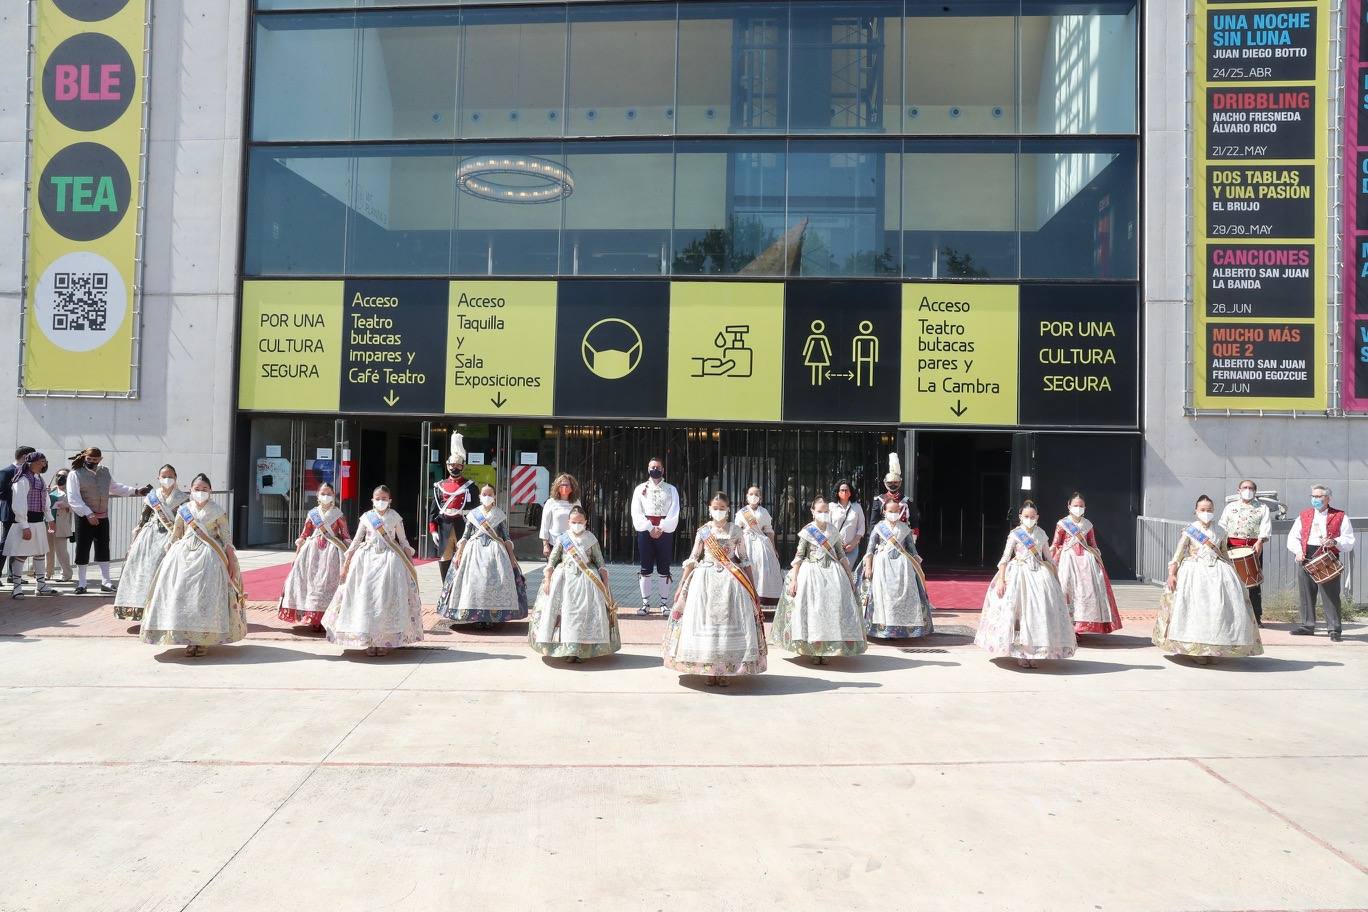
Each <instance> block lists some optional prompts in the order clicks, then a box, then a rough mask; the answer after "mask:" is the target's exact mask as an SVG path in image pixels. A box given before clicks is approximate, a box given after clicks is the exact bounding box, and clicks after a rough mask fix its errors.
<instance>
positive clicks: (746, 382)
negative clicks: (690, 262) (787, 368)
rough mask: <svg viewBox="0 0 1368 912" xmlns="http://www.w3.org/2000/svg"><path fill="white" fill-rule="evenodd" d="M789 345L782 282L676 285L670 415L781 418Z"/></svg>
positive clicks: (673, 292) (672, 292) (672, 293)
mask: <svg viewBox="0 0 1368 912" xmlns="http://www.w3.org/2000/svg"><path fill="white" fill-rule="evenodd" d="M783 347H784V286H783V284H782V283H779V282H765V283H759V284H751V283H738V282H729V283H719V282H673V283H671V285H670V380H669V402H668V405H667V408H666V414H667V416H668V417H669V418H671V419H679V420H683V419H704V420H712V419H718V420H722V421H778V420H779V419H780V416H781V413H782V411H783V358H782V355H783Z"/></svg>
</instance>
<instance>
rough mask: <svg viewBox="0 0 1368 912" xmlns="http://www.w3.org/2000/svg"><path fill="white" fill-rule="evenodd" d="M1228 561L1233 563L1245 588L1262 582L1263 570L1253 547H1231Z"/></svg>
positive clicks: (1251, 587)
mask: <svg viewBox="0 0 1368 912" xmlns="http://www.w3.org/2000/svg"><path fill="white" fill-rule="evenodd" d="M1230 562H1231V563H1232V564H1234V565H1235V573H1236V574H1237V575H1239V577H1240V582H1242V583H1244V584H1245V588H1246V589H1253V588H1254V587H1255V586H1258V585H1260V584H1262V583H1263V570H1262V569H1260V567H1259V558H1258V557H1257V556H1255V554H1254V549H1253V548H1231V549H1230Z"/></svg>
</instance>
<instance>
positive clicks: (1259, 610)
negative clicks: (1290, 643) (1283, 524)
mask: <svg viewBox="0 0 1368 912" xmlns="http://www.w3.org/2000/svg"><path fill="white" fill-rule="evenodd" d="M1258 490H1259V486H1258V485H1256V484H1254V482H1252V481H1250V480H1249V479H1248V478H1246V479H1245V480H1244V481H1242V482H1240V488H1239V494H1240V497H1239V499H1238V500H1232V501H1230V502H1229V503H1227V504H1226V505H1225V509H1224V510H1222V511H1221V518H1220V519H1219V520H1218V522H1219V523H1220V524H1221V528H1222V529H1225V531H1226V536H1227V541H1226V543H1227V544H1228V545H1229V546H1230V547H1231V549H1232V550H1235V549H1239V548H1253V549H1254V563H1255V565H1256V566H1257V567H1258V570H1259V573H1258V576H1256V577H1254V578H1255V579H1257V580H1258V582H1257V583H1255V584H1254V585H1253V586H1251V585H1249V578H1248V577H1246V576H1245V574H1244V573H1243V572H1241V573H1240V578H1241V579H1242V580H1244V583H1245V588H1246V589H1248V590H1249V603H1250V604H1251V605H1253V606H1254V620H1255V621H1257V622H1258V623H1259V626H1260V627H1262V626H1263V549H1264V543H1265V542H1267V541H1268V540H1269V539H1270V538H1272V537H1273V514H1272V513H1270V512H1269V509H1268V504H1265V503H1263V502H1261V501H1260V500H1259V499H1258V497H1257V496H1256V495H1257V493H1258ZM1235 569H1236V570H1237V571H1239V570H1240V567H1239V566H1237V567H1236V568H1235Z"/></svg>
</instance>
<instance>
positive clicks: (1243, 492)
mask: <svg viewBox="0 0 1368 912" xmlns="http://www.w3.org/2000/svg"><path fill="white" fill-rule="evenodd" d="M1253 499H1254V492H1253V491H1251V490H1249V488H1240V500H1243V501H1245V502H1246V503H1248V502H1249V501H1251V500H1253Z"/></svg>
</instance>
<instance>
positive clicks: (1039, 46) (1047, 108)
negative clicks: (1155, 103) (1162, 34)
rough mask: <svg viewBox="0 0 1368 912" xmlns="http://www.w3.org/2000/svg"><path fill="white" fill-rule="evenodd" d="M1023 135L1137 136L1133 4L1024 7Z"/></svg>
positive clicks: (1114, 0)
mask: <svg viewBox="0 0 1368 912" xmlns="http://www.w3.org/2000/svg"><path fill="white" fill-rule="evenodd" d="M1021 13H1022V15H1021V55H1020V59H1021V115H1022V116H1021V132H1023V133H1134V132H1135V130H1136V94H1135V79H1136V72H1135V66H1136V64H1135V60H1136V56H1135V55H1136V10H1135V0H1093V2H1090V3H1079V2H1077V0H1023V2H1022V7H1021Z"/></svg>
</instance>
